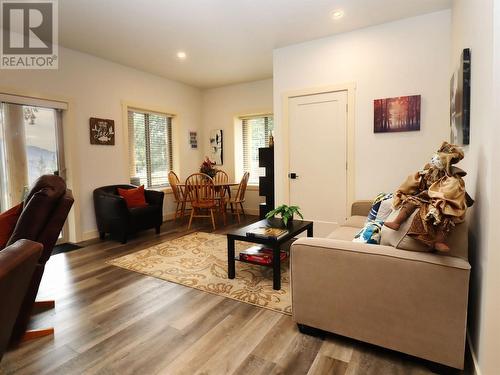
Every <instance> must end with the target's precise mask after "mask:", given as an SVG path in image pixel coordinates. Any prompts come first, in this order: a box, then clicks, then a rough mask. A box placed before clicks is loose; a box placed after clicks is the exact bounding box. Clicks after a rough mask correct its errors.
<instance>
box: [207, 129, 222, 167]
mask: <svg viewBox="0 0 500 375" xmlns="http://www.w3.org/2000/svg"><path fill="white" fill-rule="evenodd" d="M209 156H210V159H211V160H213V161H215V164H216V165H222V164H223V162H224V159H223V139H222V129H212V130H210V154H209Z"/></svg>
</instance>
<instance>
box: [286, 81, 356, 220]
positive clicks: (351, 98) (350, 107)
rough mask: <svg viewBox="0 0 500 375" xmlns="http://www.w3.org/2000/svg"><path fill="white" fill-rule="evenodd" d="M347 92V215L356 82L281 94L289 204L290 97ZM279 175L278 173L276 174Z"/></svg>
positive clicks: (352, 180) (352, 174)
mask: <svg viewBox="0 0 500 375" xmlns="http://www.w3.org/2000/svg"><path fill="white" fill-rule="evenodd" d="M339 91H346V92H347V139H346V142H347V145H346V146H347V147H346V150H347V151H346V153H347V155H346V160H347V168H346V169H347V181H346V183H347V186H346V191H347V202H346V213H347V215H349V213H350V207H351V205H352V203H353V202H354V187H355V164H354V161H355V157H354V147H355V144H354V134H355V95H356V84H355V83H354V82H351V83H344V84H340V85H331V86H323V87H313V88H305V89H299V90H293V91H288V92H285V93H284V94H283V98H282V117H283V120H282V135H283V138H282V145H283V155H284V166H285V168H286V173H284V176H283V178H284V179H285V181H284V182H285V183H284V186H285V197H284V201H285V202H286V203H287V204H290V179H289V178H288V172H289V170H290V133H289V132H290V129H289V118H288V117H289V104H288V103H289V101H290V99H291V98H295V97H299V96H309V95H316V94H327V93H330V92H339ZM277 175H279V174H277Z"/></svg>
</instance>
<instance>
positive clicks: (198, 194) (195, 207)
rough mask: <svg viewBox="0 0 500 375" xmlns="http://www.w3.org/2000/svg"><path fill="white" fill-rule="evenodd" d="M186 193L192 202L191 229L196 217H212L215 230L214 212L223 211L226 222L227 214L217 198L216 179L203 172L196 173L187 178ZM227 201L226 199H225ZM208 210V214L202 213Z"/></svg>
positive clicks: (189, 225)
mask: <svg viewBox="0 0 500 375" xmlns="http://www.w3.org/2000/svg"><path fill="white" fill-rule="evenodd" d="M185 194H186V197H187V199H188V200H189V201H190V202H191V207H192V210H191V216H190V217H189V224H188V229H191V223H192V221H193V218H194V217H210V218H211V219H212V226H213V228H214V230H215V229H216V226H215V216H214V213H217V212H221V213H222V216H223V220H224V225H225V224H226V214H225V212H222V210H221V209H220V208H221V206H220V204H221V203H220V201H219V200H218V199H217V196H216V192H215V186H214V180H213V179H212V178H211V177H210V176H208V175H206V174H203V173H194V174H192V175H191V176H189V177H188V178H187V179H186V184H185ZM224 202H225V201H224ZM204 210H206V211H209V212H210V215H208V214H205V215H204V214H202V212H203V211H204Z"/></svg>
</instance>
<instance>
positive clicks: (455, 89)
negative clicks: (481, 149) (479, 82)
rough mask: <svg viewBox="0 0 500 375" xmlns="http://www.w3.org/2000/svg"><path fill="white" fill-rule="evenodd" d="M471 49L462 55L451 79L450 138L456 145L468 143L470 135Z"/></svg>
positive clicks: (465, 50) (464, 51)
mask: <svg viewBox="0 0 500 375" xmlns="http://www.w3.org/2000/svg"><path fill="white" fill-rule="evenodd" d="M470 73H471V56H470V49H468V48H466V49H464V50H463V51H462V55H461V56H460V64H459V66H458V69H457V70H456V71H455V73H454V74H453V76H452V77H451V81H450V127H451V129H450V140H451V143H453V144H456V145H468V144H469V135H470V83H471V74H470Z"/></svg>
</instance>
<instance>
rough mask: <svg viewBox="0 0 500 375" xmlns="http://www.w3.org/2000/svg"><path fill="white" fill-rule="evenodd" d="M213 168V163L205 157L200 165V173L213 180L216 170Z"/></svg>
mask: <svg viewBox="0 0 500 375" xmlns="http://www.w3.org/2000/svg"><path fill="white" fill-rule="evenodd" d="M214 166H215V162H214V161H212V160H210V158H209V157H208V156H207V157H205V160H203V163H201V165H200V173H204V174H206V175H208V176H210V177H212V178H214V177H215V174H216V173H217V169H216V168H215V167H214Z"/></svg>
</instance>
